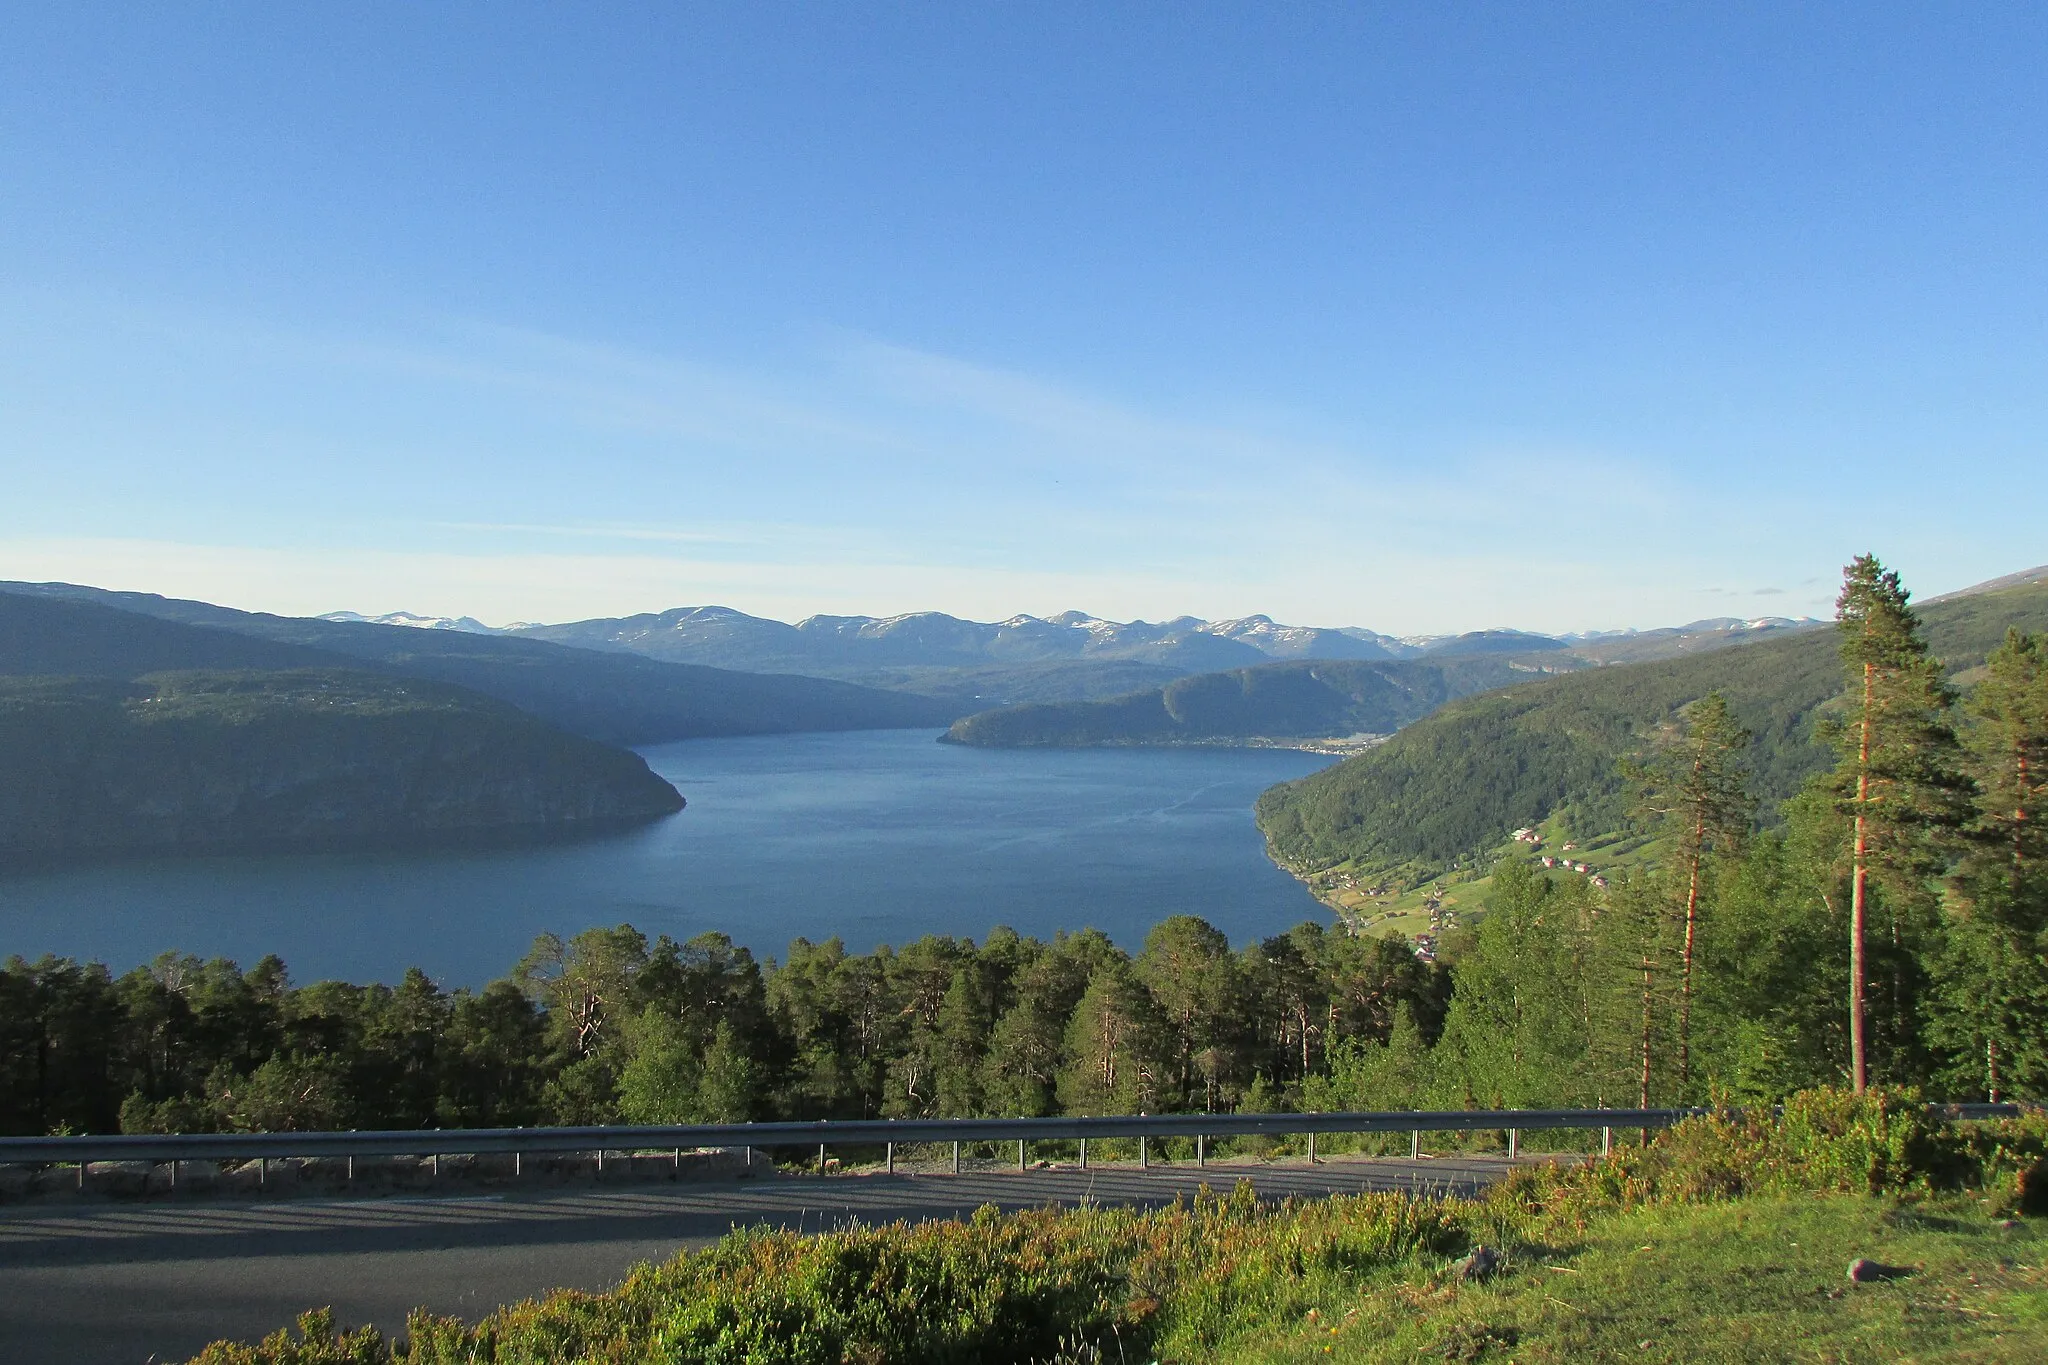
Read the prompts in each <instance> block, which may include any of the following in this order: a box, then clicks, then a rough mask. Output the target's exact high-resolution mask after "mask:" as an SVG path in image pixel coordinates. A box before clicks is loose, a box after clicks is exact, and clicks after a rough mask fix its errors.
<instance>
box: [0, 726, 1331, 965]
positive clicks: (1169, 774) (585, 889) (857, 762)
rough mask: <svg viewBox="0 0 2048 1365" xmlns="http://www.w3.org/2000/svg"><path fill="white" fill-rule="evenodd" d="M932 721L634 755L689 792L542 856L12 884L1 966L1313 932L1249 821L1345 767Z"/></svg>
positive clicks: (332, 860) (173, 866) (769, 949)
mask: <svg viewBox="0 0 2048 1365" xmlns="http://www.w3.org/2000/svg"><path fill="white" fill-rule="evenodd" d="M934 738H935V736H934V733H933V732H932V731H929V730H914V731H913V730H890V731H866V732H855V733H837V734H801V735H774V736H759V737H750V738H745V739H719V740H691V741H687V742H685V743H680V744H666V745H658V746H653V747H650V748H647V749H644V750H642V752H643V753H644V754H645V755H646V758H647V761H648V763H649V764H650V765H651V766H652V767H653V768H654V770H655V771H656V772H658V773H660V774H661V775H662V776H664V777H666V778H667V779H668V780H669V781H671V782H673V783H674V784H675V785H676V787H677V789H678V790H680V791H681V792H682V793H683V795H684V796H685V797H687V798H688V800H689V808H688V809H687V810H685V811H683V812H682V813H681V814H679V815H676V816H673V817H671V818H669V819H666V820H663V821H661V822H659V823H657V824H654V825H650V826H647V827H644V828H641V829H637V830H633V831H631V832H628V833H623V834H618V835H612V836H608V837H603V838H598V839H592V840H587V841H582V842H577V843H570V844H555V845H549V846H544V847H539V848H516V849H505V848H497V849H475V850H461V851H453V852H434V853H425V852H419V853H405V854H320V855H294V856H284V855H278V856H260V857H232V858H189V859H156V860H150V861H143V862H130V863H121V864H115V865H111V866H102V867H87V868H74V869H67V870H62V871H47V872H40V873H33V874H11V875H0V956H5V955H9V954H13V953H20V954H23V955H24V956H27V957H31V958H33V957H36V956H39V955H41V954H43V953H56V954H60V955H64V956H69V957H76V958H81V959H87V958H90V959H98V960H101V961H104V962H106V963H108V964H109V965H110V966H111V967H112V968H113V969H114V970H115V971H117V972H118V971H121V970H124V969H125V968H127V967H130V966H133V965H135V964H137V963H139V962H145V961H147V960H149V959H150V958H152V957H154V956H155V955H156V954H158V953H160V952H162V951H164V950H166V949H172V948H175V949H178V950H180V951H183V952H189V953H196V954H198V955H200V956H202V957H212V956H216V955H218V956H225V957H230V958H233V959H235V960H237V961H239V962H241V963H242V964H243V965H244V966H247V965H249V964H251V963H253V962H254V961H255V960H256V959H257V958H259V957H261V956H262V955H263V954H264V953H268V952H274V953H276V954H278V955H279V956H280V957H282V958H283V959H284V960H285V963H286V965H287V966H288V967H290V969H291V971H292V975H293V977H294V978H295V979H297V980H300V981H311V980H316V979H320V978H326V977H339V978H344V979H347V980H355V981H371V980H382V981H394V980H396V979H397V977H398V976H399V974H400V973H402V972H403V971H404V970H405V968H407V967H409V966H414V965H417V966H420V967H423V968H425V969H426V971H427V972H428V974H429V975H431V976H433V977H435V978H436V979H437V980H440V981H442V982H443V983H444V984H446V985H450V986H455V985H472V986H474V985H480V984H482V983H483V982H484V981H487V980H489V979H491V978H492V977H495V976H499V975H501V974H503V973H504V972H505V971H506V970H507V969H509V968H510V967H511V966H512V964H513V963H514V962H515V961H517V960H518V958H519V957H520V955H521V954H522V953H523V952H524V951H525V950H526V947H527V945H528V944H529V943H530V942H531V941H532V939H533V937H534V935H536V934H538V933H541V932H543V931H549V930H551V931H553V932H556V933H560V934H563V935H565V936H566V935H568V934H573V933H575V932H576V931H577V930H580V929H584V928H588V927H590V926H592V925H599V924H618V923H621V922H630V923H632V924H634V925H636V926H638V927H639V928H640V929H641V930H643V931H644V932H646V933H647V934H648V935H649V936H650V937H652V936H653V935H655V934H657V933H666V934H668V935H670V936H672V937H674V938H677V939H685V938H688V937H690V936H691V935H694V934H698V933H702V932H704V931H706V930H711V929H717V930H722V931H724V932H726V933H728V934H730V935H732V936H733V938H734V939H736V940H738V941H739V942H741V943H744V944H746V945H747V946H748V947H750V948H752V949H753V950H754V951H755V952H756V953H757V954H761V955H771V954H772V955H774V956H777V957H780V956H782V955H783V953H784V952H785V950H786V948H787V946H788V943H789V941H790V940H791V939H792V938H795V937H797V936H799V935H801V936H803V937H806V938H810V939H812V940H823V939H827V938H831V937H833V936H835V935H836V936H838V937H840V938H842V939H844V940H845V942H846V945H847V947H848V948H849V949H852V950H854V951H866V950H868V949H870V948H873V947H874V946H875V945H877V944H879V943H892V944H902V943H905V942H907V941H909V940H911V939H915V938H917V937H919V936H921V935H924V934H958V935H966V936H968V937H971V938H974V939H976V940H977V941H979V940H980V939H981V938H982V937H983V936H984V935H985V934H986V933H987V932H988V930H989V929H990V927H992V926H994V925H998V924H1006V925H1008V926H1010V927H1011V928H1013V929H1016V930H1017V931H1018V932H1020V933H1024V934H1033V935H1038V936H1040V937H1050V936H1051V935H1052V933H1053V932H1054V931H1056V930H1059V929H1081V928H1096V929H1100V930H1102V931H1104V932H1105V933H1107V934H1109V935H1110V936H1111V937H1112V938H1114V939H1115V940H1116V941H1117V942H1119V943H1121V944H1123V945H1125V946H1126V947H1128V948H1130V949H1132V950H1133V951H1135V950H1136V949H1137V947H1138V946H1139V944H1140V943H1141V942H1142V940H1143V937H1144V934H1145V931H1146V930H1147V929H1148V928H1149V927H1150V926H1151V925H1152V924H1154V923H1155V922H1157V921H1158V920H1160V919H1162V918H1164V917H1165V916H1167V915H1171V914H1179V913H1191V914H1198V915H1202V916H1204V917H1206V918H1207V919H1209V920H1210V921H1211V922H1212V923H1214V924H1215V925H1216V926H1217V927H1218V928H1219V929H1222V930H1223V931H1224V932H1226V933H1227V934H1229V935H1230V938H1231V941H1232V942H1233V943H1242V942H1244V941H1245V940H1246V939H1248V938H1252V937H1256V936H1259V935H1264V934H1271V933H1275V932H1278V931H1279V930H1282V929H1285V928H1288V927H1290V926H1292V925H1295V924H1298V923H1300V922H1301V921H1302V920H1304V919H1312V918H1319V917H1320V916H1321V914H1322V911H1321V908H1320V907H1319V906H1318V905H1317V904H1316V902H1315V901H1314V900H1313V899H1312V898H1310V896H1309V895H1308V893H1307V892H1306V891H1305V890H1304V889H1303V888H1302V886H1301V884H1300V883H1298V882H1296V881H1295V880H1294V879H1293V878H1292V877H1290V876H1288V875H1287V874H1286V873H1284V872H1282V871H1280V870H1279V869H1278V868H1276V867H1274V866H1273V865H1272V863H1271V862H1269V861H1268V860H1267V858H1266V856H1265V851H1264V846H1263V843H1262V840H1261V838H1260V835H1259V832H1258V830H1257V829H1256V827H1254V825H1253V823H1252V815H1251V807H1252V802H1253V800H1254V799H1255V798H1256V797H1257V795H1258V793H1259V792H1261V791H1262V790H1264V789H1265V788H1266V787H1268V786H1271V785H1272V784H1273V783H1275V782H1282V781H1286V780H1289V779H1291V778H1296V777H1301V776H1304V775H1306V774H1308V773H1310V772H1313V771H1314V770H1316V769H1317V768H1319V767H1322V766H1323V765H1325V764H1327V763H1329V762H1330V761H1331V760H1330V759H1328V758H1326V757H1323V756H1321V755H1316V754H1305V753H1299V752H1295V751H1292V750H1277V749H1201V748H1178V749H1136V748H1129V749H1078V750H1015V749H1010V750H1002V749H970V748H963V747H960V746H957V745H947V744H937V743H934V742H933V741H934Z"/></svg>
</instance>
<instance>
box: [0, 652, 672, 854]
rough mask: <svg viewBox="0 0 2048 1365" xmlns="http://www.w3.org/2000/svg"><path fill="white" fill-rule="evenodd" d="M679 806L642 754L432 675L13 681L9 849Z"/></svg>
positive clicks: (414, 828) (56, 849)
mask: <svg viewBox="0 0 2048 1365" xmlns="http://www.w3.org/2000/svg"><path fill="white" fill-rule="evenodd" d="M682 806H683V799H682V797H681V796H680V795H678V794H677V792H676V790H675V788H673V787H671V786H670V785H669V784H668V783H667V782H665V781H663V780H662V779H661V778H659V777H657V776H656V775H655V774H654V773H652V772H650V771H649V770H648V768H647V765H646V763H645V762H644V761H643V760H642V759H641V758H640V757H639V756H638V755H637V754H633V753H631V752H628V751H626V750H623V749H615V748H612V747H610V746H609V745H604V744H599V743H597V742H595V741H592V740H587V739H583V738H580V737H578V736H575V735H571V734H567V733H565V732H563V731H561V730H557V729H555V728H553V727H552V726H549V725H546V724H544V723H542V722H541V721H538V720H536V719H534V718H533V717H531V716H529V715H526V714H525V713H523V712H521V711H519V710H517V709H516V708H514V707H511V706H508V705H505V704H504V703H501V702H496V701H492V700H490V699H489V698H486V697H481V696H478V695H476V694H475V693H471V692H468V691H466V690H464V689H461V688H455V687H448V686H444V685H440V684H435V683H425V682H417V681H410V680H394V679H391V678H385V677H378V676H374V675H368V674H359V673H352V672H347V671H342V670H329V669H318V670H298V671H290V672H263V673H217V672H208V673H159V674H152V675H148V676H145V677H142V678H138V679H135V680H133V681H131V682H117V681H104V680H79V679H61V678H22V677H13V678H0V857H5V856H12V857H22V856H57V857H68V856H91V855H101V854H125V853H143V852H158V851H164V852H201V851H225V850H230V849H256V848H340V847H360V846H389V845H392V844H403V843H431V842H442V841H457V840H462V839H465V838H473V837H481V836H493V835H495V836H506V835H546V834H555V833H562V832H568V831H574V830H581V829H597V828H603V827H608V826H618V825H626V824H632V823H635V822H639V821H645V820H649V819H654V818H657V817H659V816H663V815H668V814H672V813H673V812H675V811H678V810H681V809H682Z"/></svg>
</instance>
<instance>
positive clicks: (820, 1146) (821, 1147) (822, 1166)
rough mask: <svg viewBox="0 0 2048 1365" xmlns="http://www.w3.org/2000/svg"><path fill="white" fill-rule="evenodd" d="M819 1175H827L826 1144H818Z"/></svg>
mask: <svg viewBox="0 0 2048 1365" xmlns="http://www.w3.org/2000/svg"><path fill="white" fill-rule="evenodd" d="M818 1174H819V1175H823V1174H825V1144H824V1143H822V1142H821V1143H819V1144H818Z"/></svg>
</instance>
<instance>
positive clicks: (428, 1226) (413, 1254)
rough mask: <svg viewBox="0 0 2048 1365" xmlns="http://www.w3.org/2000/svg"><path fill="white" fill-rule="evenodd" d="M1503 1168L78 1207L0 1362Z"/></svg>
mask: <svg viewBox="0 0 2048 1365" xmlns="http://www.w3.org/2000/svg"><path fill="white" fill-rule="evenodd" d="M1507 1169H1508V1163H1507V1162H1506V1161H1505V1160H1504V1159H1500V1158H1485V1157H1457V1158H1443V1159H1438V1160H1430V1159H1424V1160H1422V1161H1419V1162H1412V1161H1408V1160H1391V1159H1385V1158H1363V1157H1331V1158H1329V1159H1327V1160H1325V1161H1322V1162H1319V1163H1317V1164H1316V1165H1314V1166H1310V1165H1308V1164H1306V1163H1304V1162H1300V1161H1294V1162H1283V1163H1276V1164H1272V1165H1262V1164H1258V1163H1246V1164H1239V1163H1221V1162H1215V1163H1211V1164H1210V1165H1209V1166H1208V1167H1207V1168H1206V1169H1197V1168H1195V1167H1193V1166H1189V1165H1179V1166H1171V1167H1168V1166H1154V1167H1153V1168H1152V1169H1150V1170H1143V1171H1141V1170H1139V1169H1138V1168H1137V1167H1135V1166H1133V1165H1115V1166H1098V1167H1096V1168H1093V1169H1090V1170H1087V1171H1081V1170H1076V1169H1073V1168H1071V1167H1065V1168H1058V1169H1052V1170H1034V1171H1029V1172H1018V1171H1015V1170H1000V1169H983V1170H969V1171H966V1172H964V1173H962V1174H960V1175H951V1174H919V1175H909V1174H899V1175H894V1176H889V1175H879V1174H876V1175H842V1176H830V1177H824V1178H820V1177H817V1176H800V1175H780V1176H772V1177H768V1178H763V1179H754V1180H720V1181H702V1182H682V1183H676V1184H664V1183H646V1182H643V1183H637V1184H630V1185H618V1186H614V1187H602V1186H597V1187H591V1186H586V1187H582V1188H573V1189H568V1190H562V1189H553V1190H545V1191H532V1192H520V1191H518V1190H517V1189H516V1188H512V1189H507V1190H503V1191H499V1192H492V1193H482V1194H468V1195H463V1194H456V1195H451V1196H447V1197H412V1198H382V1199H358V1200H310V1199H308V1200H294V1201H288V1202H275V1203H250V1202H228V1201H225V1200H222V1201H200V1200H193V1201H190V1202H181V1203H172V1202H166V1201H162V1200H156V1201H151V1202H147V1203H134V1202H131V1203H113V1202H98V1203H86V1202H80V1203H78V1204H75V1205H58V1204H40V1205H35V1204H31V1205H18V1206H16V1207H14V1208H12V1209H9V1210H6V1211H5V1212H4V1213H0V1361H6V1362H9V1365H44V1362H49V1363H50V1365H56V1362H63V1363H64V1365H84V1363H86V1362H118V1363H119V1365H140V1363H141V1362H146V1361H182V1360H184V1359H186V1358H187V1357H189V1356H191V1355H193V1354H194V1353H196V1352H197V1351H198V1350H199V1349H200V1348H201V1347H202V1346H204V1345H205V1344H206V1343H207V1342H209V1341H213V1340H216V1339H219V1338H222V1337H231V1338H241V1339H253V1338H256V1337H260V1336H262V1335H264V1334H265V1333H267V1332H270V1331H273V1330H275V1329H276V1328H278V1327H280V1326H282V1325H284V1324H285V1323H287V1322H289V1321H290V1320H291V1319H292V1318H293V1317H294V1316H295V1315H297V1314H298V1313H299V1312H301V1311H303V1310H304V1309H306V1308H309V1307H313V1306H318V1305H332V1306H333V1307H334V1309H335V1311H336V1314H337V1316H338V1317H339V1319H340V1320H341V1321H342V1322H343V1323H345V1324H349V1325H356V1324H360V1323H364V1322H370V1323H374V1324H376V1325H377V1326H378V1327H379V1328H381V1329H383V1330H384V1331H386V1332H387V1333H389V1332H393V1331H395V1330H397V1329H400V1328H402V1327H403V1325H404V1322H405V1315H406V1312H407V1310H409V1309H411V1308H412V1307H414V1306H415V1305H425V1306H426V1307H427V1308H429V1309H431V1310H433V1311H434V1312H436V1313H444V1314H459V1315H461V1316H463V1317H465V1318H475V1317H479V1316H481V1315H483V1314H484V1313H487V1312H489V1311H490V1310H491V1309H493V1308H495V1307H498V1306H499V1305H501V1304H505V1303H512V1302H517V1301H518V1300H520V1299H524V1298H529V1297H531V1296H533V1295H536V1294H539V1293H542V1292H544V1291H546V1290H548V1289H552V1288H557V1287H572V1288H580V1289H603V1288H605V1287H607V1286H609V1285H612V1284H615V1283H617V1282H618V1280H619V1279H620V1278H621V1277H623V1276H624V1275H625V1273H626V1272H627V1271H628V1270H629V1269H630V1268H631V1267H632V1266H634V1265H635V1264H637V1263H639V1262H641V1261H651V1260H662V1259H665V1258H667V1257H668V1256H670V1255H673V1254H674V1253H675V1251H676V1250H677V1249H678V1248H681V1247H689V1246H700V1245H703V1244H704V1243H706V1242H709V1241H712V1240H714V1239H716V1238H718V1237H719V1236H721V1235H723V1234H724V1233H725V1232H727V1231H729V1230H730V1229H731V1228H732V1227H734V1226H735V1225H759V1224H766V1225H770V1226H775V1227H786V1228H796V1229H799V1230H803V1231H813V1230H818V1229H827V1228H831V1227H833V1226H837V1225H840V1224H844V1223H846V1222H849V1221H859V1222H864V1223H882V1222H890V1221H894V1220H897V1219H906V1220H911V1221H918V1220H924V1219H932V1218H953V1217H960V1216H964V1215H966V1214H969V1213H972V1212H973V1211H974V1209H976V1208H977V1207H979V1206H980V1205H982V1204H997V1205H1000V1206H1002V1207H1004V1208H1027V1207H1034V1206H1038V1205H1044V1204H1054V1203H1059V1204H1072V1203H1076V1202H1079V1201H1081V1200H1084V1199H1093V1200H1095V1201H1097V1202H1099V1203H1118V1204H1138V1205H1153V1204H1164V1203H1170V1202H1172V1200H1173V1199H1174V1197H1175V1196H1176V1195H1181V1194H1189V1195H1191V1194H1193V1193H1194V1191H1195V1190H1196V1189H1197V1187H1198V1186H1200V1185H1201V1184H1202V1183H1204V1182H1205V1181H1206V1182H1207V1183H1208V1184H1209V1185H1210V1186H1211V1187H1212V1188H1215V1189H1217V1190H1219V1191H1221V1190H1227V1189H1229V1188H1230V1187H1231V1186H1232V1185H1233V1184H1235V1183H1236V1181H1237V1180H1239V1179H1240V1178H1242V1179H1249V1180H1251V1181H1252V1182H1253V1184H1254V1185H1255V1186H1256V1187H1257V1188H1258V1190H1259V1193H1260V1194H1261V1195H1262V1196H1264V1197H1267V1198H1283V1197H1285V1196H1287V1195H1301V1196H1320V1195H1326V1194H1334V1193H1350V1192H1356V1191H1360V1190H1384V1189H1402V1190H1409V1189H1413V1190H1418V1191H1422V1192H1436V1191H1441V1192H1452V1191H1456V1192H1463V1191H1469V1190H1472V1189H1475V1188H1477V1187H1479V1186H1481V1185H1483V1184H1485V1183H1486V1182H1488V1181H1490V1180H1493V1179H1495V1178H1497V1177H1498V1176H1499V1175H1500V1174H1501V1173H1502V1172H1504V1171H1505V1170H1507Z"/></svg>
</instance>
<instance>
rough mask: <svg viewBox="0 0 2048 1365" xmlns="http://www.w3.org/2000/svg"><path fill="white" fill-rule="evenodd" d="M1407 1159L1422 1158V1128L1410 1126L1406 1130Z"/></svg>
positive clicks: (1416, 1159) (1417, 1159)
mask: <svg viewBox="0 0 2048 1365" xmlns="http://www.w3.org/2000/svg"><path fill="white" fill-rule="evenodd" d="M1408 1159H1409V1160H1410V1161H1420V1160H1422V1130H1421V1129H1420V1128H1410V1129H1409V1130H1408Z"/></svg>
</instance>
